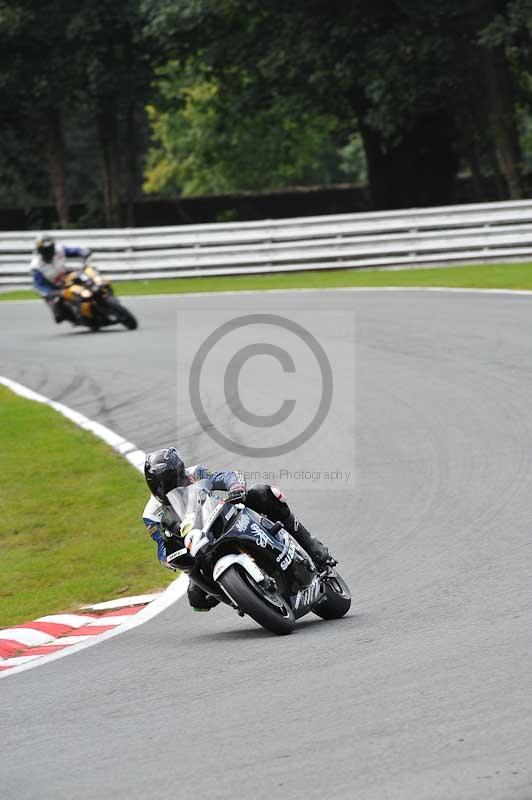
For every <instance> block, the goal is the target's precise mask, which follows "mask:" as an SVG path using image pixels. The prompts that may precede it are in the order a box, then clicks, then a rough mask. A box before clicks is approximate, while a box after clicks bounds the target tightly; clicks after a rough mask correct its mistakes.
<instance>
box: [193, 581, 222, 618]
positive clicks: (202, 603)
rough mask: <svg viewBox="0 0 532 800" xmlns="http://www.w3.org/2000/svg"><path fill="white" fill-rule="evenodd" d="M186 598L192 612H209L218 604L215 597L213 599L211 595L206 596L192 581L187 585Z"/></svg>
mask: <svg viewBox="0 0 532 800" xmlns="http://www.w3.org/2000/svg"><path fill="white" fill-rule="evenodd" d="M187 596H188V602H189V603H190V605H191V606H192V610H193V611H210V610H211V608H214V607H215V606H217V605H218V603H219V602H220V601H219V600H217V599H216V597H213V596H212V594H207V593H206V592H204V591H203V589H200V587H199V586H198V585H197V584H195V583H193V582H192V581H191V582H190V583H189V585H188V590H187Z"/></svg>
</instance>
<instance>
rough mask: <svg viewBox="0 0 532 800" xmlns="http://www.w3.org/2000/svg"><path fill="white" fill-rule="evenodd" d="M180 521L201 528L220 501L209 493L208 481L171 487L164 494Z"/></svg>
mask: <svg viewBox="0 0 532 800" xmlns="http://www.w3.org/2000/svg"><path fill="white" fill-rule="evenodd" d="M166 497H167V498H168V500H169V501H170V504H171V506H172V508H173V509H174V511H175V512H176V514H177V516H178V517H179V519H180V520H181V522H182V523H183V522H186V523H187V524H188V525H190V528H199V529H200V530H203V528H205V526H206V525H207V524H208V522H209V520H210V519H211V518H212V516H213V514H214V513H215V512H216V511H217V510H218V509H219V507H220V503H221V502H222V501H221V500H220V498H219V497H215V496H213V495H211V492H210V485H209V482H208V481H196V482H195V483H192V484H191V485H190V486H183V487H180V488H178V489H172V491H171V492H168V494H167V495H166Z"/></svg>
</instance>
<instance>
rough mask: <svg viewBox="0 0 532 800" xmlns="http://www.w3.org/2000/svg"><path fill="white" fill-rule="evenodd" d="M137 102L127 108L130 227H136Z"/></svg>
mask: <svg viewBox="0 0 532 800" xmlns="http://www.w3.org/2000/svg"><path fill="white" fill-rule="evenodd" d="M135 110H136V109H135V101H134V100H130V102H129V105H128V108H127V120H126V124H127V172H126V175H127V178H126V180H127V185H126V198H127V222H126V224H127V225H128V227H130V228H133V227H134V225H135V193H136V186H137V125H136V114H135Z"/></svg>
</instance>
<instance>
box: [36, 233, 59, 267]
mask: <svg viewBox="0 0 532 800" xmlns="http://www.w3.org/2000/svg"><path fill="white" fill-rule="evenodd" d="M35 247H36V248H37V252H38V253H39V255H40V256H41V258H42V260H43V261H45V262H46V263H47V264H51V263H52V261H53V259H54V255H55V241H54V239H53V238H52V237H51V236H50V235H49V234H48V233H43V234H42V236H39V237H38V239H37V241H36V242H35Z"/></svg>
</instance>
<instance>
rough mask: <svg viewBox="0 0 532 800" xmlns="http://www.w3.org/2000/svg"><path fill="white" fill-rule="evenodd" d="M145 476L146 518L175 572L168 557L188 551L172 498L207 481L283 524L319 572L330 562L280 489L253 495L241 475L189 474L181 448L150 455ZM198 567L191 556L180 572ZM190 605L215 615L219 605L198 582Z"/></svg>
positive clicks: (201, 469) (254, 489)
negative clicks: (174, 492) (177, 491)
mask: <svg viewBox="0 0 532 800" xmlns="http://www.w3.org/2000/svg"><path fill="white" fill-rule="evenodd" d="M144 476H145V478H146V483H147V484H148V488H149V489H150V492H151V497H150V498H149V500H148V502H147V504H146V506H145V508H144V511H143V514H142V518H143V521H144V524H145V526H146V528H147V529H148V532H149V534H150V536H151V538H152V539H153V540H154V542H156V544H157V557H158V559H159V561H160V562H161V564H162V565H163V566H165V567H168V568H169V569H175V567H173V566H172V565H171V564H169V563H168V561H167V560H166V559H167V556H169V555H171V554H172V553H175V552H176V551H177V550H182V549H184V542H183V538H182V537H181V536H180V523H181V520H179V519H178V518H177V515H176V514H175V511H174V510H173V509H172V507H171V505H170V502H169V501H168V500H167V498H166V495H167V493H168V492H170V491H171V490H172V489H176V488H180V487H186V486H189V485H190V484H192V483H194V482H195V481H199V480H204V481H207V485H208V486H209V488H210V489H211V490H215V491H225V492H227V499H228V500H229V501H230V502H233V503H245V505H246V506H247V507H248V508H251V509H253V510H254V511H256V512H257V513H259V514H264V515H265V516H266V517H268V519H270V520H271V521H272V522H282V524H283V527H284V528H285V529H286V530H287V531H288V533H290V534H291V535H292V536H293V537H294V539H296V541H297V542H299V544H300V545H301V546H302V547H303V548H304V549H305V550H306V551H307V553H309V555H310V556H311V558H312V559H313V561H314V563H315V564H316V566H318V567H321V566H324V565H325V564H326V563H327V561H328V560H329V558H330V556H329V551H328V550H327V548H326V547H325V545H324V544H322V543H321V542H320V541H319V539H316V538H315V537H313V536H311V535H310V533H309V531H308V530H307V529H306V528H305V527H304V526H303V525H302V524H301V522H300V521H299V520H298V519H297V517H295V516H294V514H293V513H292V511H291V510H290V508H289V506H288V504H287V502H286V499H285V497H284V494H283V493H282V492H281V490H280V489H279V488H278V487H277V486H270V485H268V484H255V485H254V486H251V487H250V488H249V489H247V487H246V482H245V480H244V478H243V476H242V475H241V474H240V473H238V472H236V471H222V472H212V470H210V469H208V467H205V466H203V465H197V466H194V467H188V468H186V467H185V464H184V461H183V459H182V458H181V456H180V454H179V453H178V451H177V450H176V449H175V447H169V448H166V449H163V450H155V451H154V452H152V453H148V454H147V456H146V462H145V465H144ZM193 563H194V562H193V558H192V556H190V555H188V554H187V555H184V556H182V557H179V559H178V560H177V566H179V568H180V569H182V570H183V571H185V572H188V571H190V569H191V568H192V565H193ZM188 600H189V603H190V605H191V606H192V608H193V609H194V610H195V611H209V610H210V609H211V608H213V607H214V606H216V605H218V602H219V601H218V600H216V599H215V598H214V597H211V596H210V595H207V594H206V593H205V592H204V591H203V589H200V587H199V586H196V585H195V584H193V583H192V582H191V583H190V584H189V587H188Z"/></svg>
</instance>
